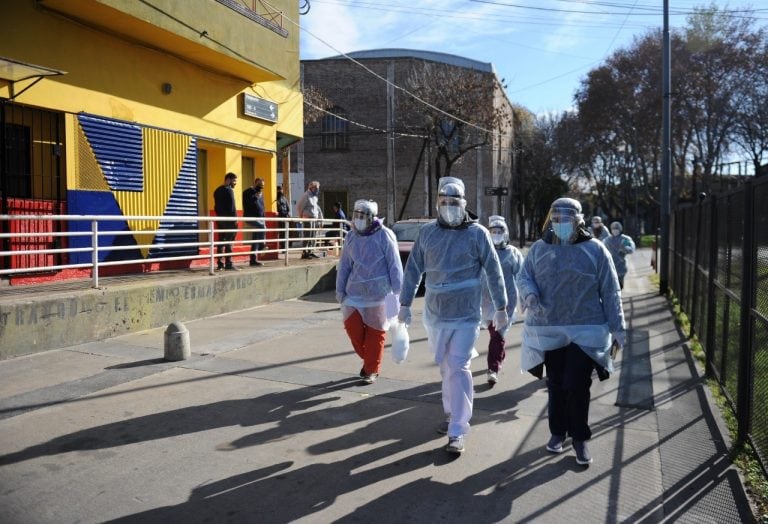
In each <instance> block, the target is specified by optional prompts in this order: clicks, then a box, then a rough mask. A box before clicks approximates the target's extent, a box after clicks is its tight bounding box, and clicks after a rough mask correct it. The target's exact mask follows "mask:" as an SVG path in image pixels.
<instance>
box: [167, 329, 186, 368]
mask: <svg viewBox="0 0 768 524" xmlns="http://www.w3.org/2000/svg"><path fill="white" fill-rule="evenodd" d="M190 355H191V351H190V349H189V330H187V328H186V326H184V324H182V323H181V322H171V323H170V324H168V327H167V328H166V329H165V360H169V361H177V360H186V359H188V358H189V357H190Z"/></svg>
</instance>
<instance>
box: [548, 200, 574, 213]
mask: <svg viewBox="0 0 768 524" xmlns="http://www.w3.org/2000/svg"><path fill="white" fill-rule="evenodd" d="M551 209H552V213H558V214H563V215H581V204H580V203H579V201H578V200H576V199H573V198H567V197H563V198H558V199H557V200H555V201H554V202H552V206H551Z"/></svg>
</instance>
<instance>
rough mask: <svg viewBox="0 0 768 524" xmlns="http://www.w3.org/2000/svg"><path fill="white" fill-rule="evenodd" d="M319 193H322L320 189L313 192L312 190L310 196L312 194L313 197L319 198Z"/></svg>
mask: <svg viewBox="0 0 768 524" xmlns="http://www.w3.org/2000/svg"><path fill="white" fill-rule="evenodd" d="M319 192H320V190H319V189H313V190H311V191H310V194H311V195H312V196H317V194H318V193H319Z"/></svg>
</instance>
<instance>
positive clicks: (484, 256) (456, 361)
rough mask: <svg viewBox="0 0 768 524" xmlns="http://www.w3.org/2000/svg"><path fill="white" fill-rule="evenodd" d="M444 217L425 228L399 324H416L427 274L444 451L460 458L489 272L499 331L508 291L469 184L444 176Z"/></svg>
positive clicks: (411, 260)
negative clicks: (472, 207) (471, 209)
mask: <svg viewBox="0 0 768 524" xmlns="http://www.w3.org/2000/svg"><path fill="white" fill-rule="evenodd" d="M437 195H438V196H437V212H438V218H437V220H436V221H434V222H430V223H428V224H426V225H425V226H423V227H422V228H421V231H420V232H419V236H418V238H417V239H416V242H415V243H414V245H413V248H412V250H411V254H410V256H409V257H408V262H407V263H406V266H405V276H404V280H403V292H402V294H401V295H400V304H401V306H400V312H399V313H398V319H399V321H400V322H402V323H404V324H406V325H409V324H410V323H411V304H412V303H413V299H414V297H415V296H416V291H417V289H418V288H419V284H420V283H421V279H422V276H423V275H426V276H425V281H426V286H425V287H426V293H425V297H424V315H423V322H424V326H425V327H426V330H427V338H428V341H429V347H430V350H431V351H432V353H433V354H434V358H435V362H436V363H437V364H438V365H439V366H440V374H441V376H442V393H443V410H444V413H445V417H446V422H445V423H444V424H441V425H440V426H439V428H438V431H440V432H441V433H447V435H448V444H447V445H446V447H445V450H446V451H448V452H449V453H454V454H460V453H462V452H463V451H464V436H465V435H466V434H467V432H468V431H469V421H470V418H471V417H472V404H473V396H474V388H473V384H472V372H471V370H470V364H471V361H472V358H473V357H476V356H477V355H478V354H477V351H476V350H475V348H474V344H475V341H476V340H477V337H478V335H479V333H480V327H479V326H480V317H481V315H480V300H481V295H482V281H481V275H482V273H483V271H485V273H486V275H487V279H488V288H489V289H490V293H491V299H492V302H493V307H494V310H495V313H494V316H493V326H494V328H495V329H496V331H499V332H504V330H505V329H506V328H507V322H508V318H507V292H506V289H505V285H504V275H503V273H502V269H501V264H500V263H499V256H498V255H497V253H496V250H495V249H494V247H493V242H492V241H491V236H490V233H488V230H487V229H485V228H484V227H482V226H481V225H480V224H478V223H477V220H476V219H475V218H474V217H472V216H470V214H469V213H468V212H467V211H466V206H467V201H466V200H465V199H464V182H462V180H461V179H458V178H454V177H443V178H441V179H440V181H439V183H438V191H437Z"/></svg>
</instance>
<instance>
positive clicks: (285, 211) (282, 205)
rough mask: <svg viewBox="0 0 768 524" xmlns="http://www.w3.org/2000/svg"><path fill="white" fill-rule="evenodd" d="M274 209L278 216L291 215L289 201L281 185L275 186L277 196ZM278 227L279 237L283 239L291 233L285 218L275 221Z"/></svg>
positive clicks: (286, 216) (285, 216)
mask: <svg viewBox="0 0 768 524" xmlns="http://www.w3.org/2000/svg"><path fill="white" fill-rule="evenodd" d="M275 209H276V211H277V216H279V217H280V218H288V217H290V216H291V203H290V202H289V201H288V199H287V198H286V196H285V193H283V186H277V198H276V199H275ZM277 224H278V226H277V227H278V228H279V229H280V235H279V237H280V238H282V239H283V240H285V239H286V238H289V237H290V235H291V232H290V227H291V225H290V224H291V223H290V222H288V221H287V220H281V221H280V222H278V223H277Z"/></svg>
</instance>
